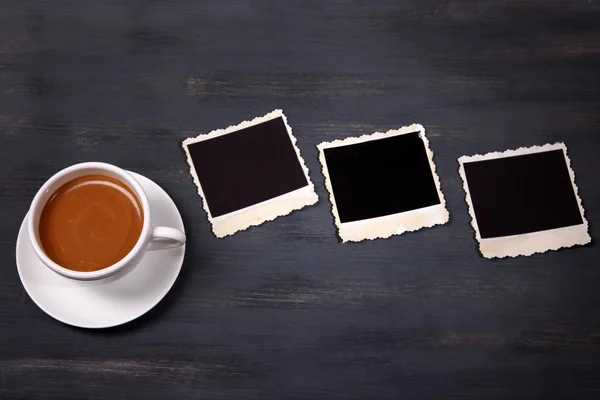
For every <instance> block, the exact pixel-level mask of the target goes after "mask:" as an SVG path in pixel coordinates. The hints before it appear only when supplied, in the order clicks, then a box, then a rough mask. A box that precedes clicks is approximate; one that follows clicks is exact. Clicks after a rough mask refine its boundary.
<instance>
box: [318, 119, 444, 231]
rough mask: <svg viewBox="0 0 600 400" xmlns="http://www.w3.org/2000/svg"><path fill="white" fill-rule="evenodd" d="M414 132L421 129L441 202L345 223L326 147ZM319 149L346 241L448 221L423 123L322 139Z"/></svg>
mask: <svg viewBox="0 0 600 400" xmlns="http://www.w3.org/2000/svg"><path fill="white" fill-rule="evenodd" d="M414 132H419V136H420V138H421V139H422V140H423V144H424V145H425V150H426V152H427V158H428V160H429V166H430V167H431V174H432V176H433V180H434V183H435V186H436V188H437V193H438V196H439V199H440V204H437V205H434V206H429V207H424V208H419V209H416V210H411V211H405V212H401V213H397V214H391V215H386V216H382V217H376V218H369V219H364V220H360V221H353V222H344V223H342V222H341V221H340V217H339V214H338V210H337V206H336V202H335V195H334V191H333V187H332V185H331V178H330V177H329V172H328V170H327V162H326V159H325V153H324V151H323V150H325V149H329V148H333V147H341V146H346V145H350V144H356V143H364V142H369V141H373V140H379V139H385V138H390V137H394V136H399V135H405V134H408V133H414ZM317 149H318V150H319V161H320V162H321V172H322V174H323V176H324V178H325V187H326V188H327V191H328V192H329V201H330V202H331V213H332V214H333V217H334V222H335V226H336V227H337V229H338V234H339V236H340V238H341V239H342V241H343V242H359V241H362V240H374V239H385V238H389V237H391V236H392V235H400V234H402V233H404V232H412V231H416V230H419V229H422V228H430V227H432V226H434V225H443V224H446V223H447V222H448V221H449V218H450V214H449V213H448V210H447V209H446V200H445V198H444V194H443V193H442V189H441V184H440V179H439V177H438V175H437V173H436V168H435V164H434V162H433V152H432V151H431V149H430V148H429V141H428V140H427V137H426V135H425V128H423V126H422V125H420V124H412V125H407V126H403V127H401V128H398V129H391V130H389V131H387V132H375V133H372V134H369V135H362V136H359V137H349V138H346V139H338V140H333V141H331V142H322V143H320V144H318V145H317Z"/></svg>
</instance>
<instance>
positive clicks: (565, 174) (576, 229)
mask: <svg viewBox="0 0 600 400" xmlns="http://www.w3.org/2000/svg"><path fill="white" fill-rule="evenodd" d="M458 162H459V165H460V167H459V173H460V176H461V178H462V180H463V183H464V185H463V187H464V190H465V193H466V200H467V204H468V206H469V213H470V214H471V219H472V225H473V229H475V237H476V239H477V241H478V242H479V249H480V251H481V253H482V255H483V256H484V257H486V258H493V257H506V256H511V257H516V256H520V255H524V256H528V255H531V254H534V253H543V252H546V251H548V250H557V249H560V248H562V247H572V246H575V245H583V244H586V243H589V242H590V241H591V238H590V235H589V234H588V224H587V221H586V220H585V217H584V211H583V206H582V204H581V199H580V198H579V195H578V192H577V186H575V175H574V173H573V171H572V170H571V163H570V161H569V158H568V157H567V148H566V147H565V145H564V144H563V143H556V144H546V145H544V146H535V147H530V148H520V149H518V150H508V151H505V152H503V153H498V152H495V153H489V154H485V155H475V156H470V157H467V156H464V157H461V158H459V159H458Z"/></svg>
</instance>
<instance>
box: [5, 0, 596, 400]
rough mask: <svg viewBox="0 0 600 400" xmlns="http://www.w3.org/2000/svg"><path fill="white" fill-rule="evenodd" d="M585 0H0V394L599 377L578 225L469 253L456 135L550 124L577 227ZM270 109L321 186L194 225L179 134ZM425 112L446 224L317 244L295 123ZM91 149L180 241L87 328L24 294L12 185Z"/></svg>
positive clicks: (592, 111) (437, 393)
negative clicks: (556, 246)
mask: <svg viewBox="0 0 600 400" xmlns="http://www.w3.org/2000/svg"><path fill="white" fill-rule="evenodd" d="M598 21H600V2H598V1H597V0H545V1H543V0H539V1H538V0H522V1H518V0H504V1H496V0H482V1H477V0H425V1H416V0H406V1H386V0H381V1H377V2H372V1H347V0H338V1H333V0H332V1H282V2H275V1H267V0H258V1H249V0H248V1H241V0H240V1H231V2H221V1H204V2H199V1H191V0H183V1H180V2H176V3H161V2H145V1H140V0H118V1H117V0H90V1H70V0H57V1H45V0H37V1H17V0H3V1H1V2H0V221H2V223H1V224H0V339H1V340H0V398H2V399H30V398H35V399H78V400H79V399H84V398H85V399H111V400H117V399H132V398H140V399H145V398H161V399H197V398H205V399H264V398H286V399H321V398H327V399H365V398H369V399H398V398H407V399H478V400H479V399H483V398H486V399H532V398H544V399H550V398H577V399H598V398H599V397H600V310H599V307H598V306H599V305H600V290H598V287H600V271H599V270H598V258H599V256H600V254H599V252H598V247H597V245H595V244H592V245H591V246H586V247H583V248H578V249H572V250H563V251H558V252H553V253H547V254H542V255H535V256H533V257H528V258H516V259H506V260H494V261H489V260H484V259H483V258H482V257H481V256H480V255H479V254H478V253H477V249H476V243H475V240H474V238H473V232H472V230H471V227H470V225H469V216H468V213H467V208H466V205H465V203H464V193H463V192H462V188H461V183H460V179H459V176H458V173H457V168H458V165H457V163H456V159H457V157H459V156H461V155H469V154H474V153H481V154H482V153H486V152H489V151H494V150H504V149H507V148H516V147H519V146H530V145H536V144H538V145H539V144H544V143H547V142H555V141H564V142H566V144H567V146H568V150H569V156H570V158H571V160H572V165H573V168H574V171H575V173H576V180H577V185H578V187H579V189H580V192H581V193H580V194H581V198H582V200H583V203H584V207H585V208H586V211H587V219H588V221H589V222H590V227H591V235H592V237H593V238H598V237H599V235H600V231H599V227H600V211H599V210H600V189H599V187H598V184H597V180H598V178H597V175H598V171H600V157H598V154H600V136H599V132H598V131H599V125H600V113H599V111H598V110H599V105H600V91H599V90H600V89H599V88H600V74H598V68H599V66H600V25H599V24H598ZM275 108H282V109H283V110H284V111H285V113H286V115H287V117H288V119H289V122H290V124H291V126H292V128H293V129H294V134H295V136H296V137H297V138H298V145H299V147H300V150H301V151H302V154H303V157H304V159H305V160H306V163H307V165H308V167H309V169H310V171H311V178H312V180H313V182H314V183H315V185H316V187H317V192H318V194H319V196H320V198H321V201H320V202H319V203H317V205H315V206H313V207H309V208H307V209H304V210H301V211H298V212H295V213H293V214H291V215H290V216H287V217H284V218H280V219H278V220H276V221H274V222H270V223H266V224H264V225H262V226H259V227H255V228H251V229H249V230H248V231H244V232H241V233H239V234H236V235H234V236H233V237H230V238H226V239H222V240H218V239H216V238H214V237H213V236H212V234H211V232H210V227H209V224H208V221H207V220H206V216H205V213H204V211H203V210H202V206H201V200H200V198H199V197H198V196H197V194H196V190H195V187H194V184H193V183H192V180H191V178H190V176H189V174H188V171H187V166H186V163H185V158H184V155H183V152H182V150H181V147H180V142H181V140H182V139H184V138H186V137H189V136H193V135H197V134H199V133H206V132H209V131H211V130H213V129H217V128H223V127H227V126H229V125H231V124H236V123H238V122H240V121H242V120H245V119H250V118H252V117H255V116H259V115H263V114H264V113H265V112H268V111H270V110H273V109H275ZM413 122H418V123H421V124H423V125H424V126H425V127H426V129H427V134H428V137H429V140H430V145H431V148H432V150H433V152H434V154H435V162H436V165H437V171H438V174H439V176H440V179H441V183H442V190H443V192H444V195H445V197H446V201H447V207H448V210H449V211H450V223H449V224H448V225H445V226H441V227H435V228H432V229H427V230H422V231H418V232H416V233H411V234H406V235H402V236H397V237H393V238H390V239H387V240H377V241H373V242H365V243H356V244H343V245H342V244H340V243H338V240H337V238H336V236H335V230H334V225H333V217H332V216H331V214H330V205H329V202H328V201H327V200H326V192H325V189H324V186H323V177H322V176H321V174H320V172H319V171H320V168H319V165H318V161H317V151H316V149H315V145H316V144H317V143H319V142H321V141H325V140H332V139H335V138H344V137H348V136H357V135H361V134H369V133H372V132H374V131H376V130H383V131H385V130H388V129H392V128H397V127H400V126H403V125H407V124H410V123H413ZM90 160H99V161H106V162H110V163H114V164H117V165H119V166H122V167H124V168H127V169H131V170H133V171H136V172H139V173H141V174H144V175H146V176H148V177H149V178H151V179H153V180H154V181H156V182H157V183H158V184H160V185H161V186H162V187H163V188H165V190H166V191H167V192H168V193H169V194H170V195H171V196H172V197H173V199H174V200H175V202H176V203H177V205H178V206H179V209H180V210H181V212H182V215H183V218H184V222H185V224H186V229H187V231H188V238H189V246H188V249H187V254H186V260H185V264H184V268H183V271H182V274H181V276H180V278H179V280H178V282H177V284H176V286H175V288H174V290H173V291H172V292H171V293H170V294H169V295H168V296H167V298H166V299H165V300H164V301H163V302H161V303H160V305H159V306H158V307H157V308H156V309H155V310H153V311H152V312H150V313H149V314H148V315H146V316H144V317H143V318H141V319H140V320H138V321H135V322H133V323H131V324H128V325H126V326H123V327H120V328H116V329H112V330H107V331H95V332H91V331H84V330H79V329H73V328H69V327H67V326H64V325H61V324H60V323H58V322H55V321H54V320H52V319H51V318H49V317H47V316H46V315H45V314H43V312H42V311H40V310H39V309H37V307H36V306H35V305H34V304H33V303H32V302H31V300H30V299H29V298H28V297H27V295H26V294H25V292H24V290H23V288H22V286H21V284H20V282H19V279H18V275H17V271H16V267H15V260H14V250H15V238H16V235H17V231H18V228H19V225H20V223H21V221H22V218H23V216H24V215H25V213H26V211H27V208H28V205H29V202H30V201H31V198H32V197H33V195H34V193H35V192H36V190H37V189H38V188H39V186H40V185H41V184H42V182H43V181H44V180H45V179H47V178H48V177H49V176H50V175H51V174H53V173H54V172H56V171H57V170H58V169H60V168H63V167H65V166H68V165H70V164H72V163H76V162H79V161H90Z"/></svg>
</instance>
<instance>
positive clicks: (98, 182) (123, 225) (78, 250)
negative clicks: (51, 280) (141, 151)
mask: <svg viewBox="0 0 600 400" xmlns="http://www.w3.org/2000/svg"><path fill="white" fill-rule="evenodd" d="M143 223H144V214H143V210H142V205H141V203H140V200H139V199H138V198H137V196H136V195H135V193H134V192H133V191H132V190H131V189H130V188H129V187H128V186H127V185H125V184H124V183H122V182H121V181H119V180H118V179H115V178H112V177H109V176H105V175H86V176H82V177H79V178H76V179H73V180H71V181H69V182H67V183H65V184H64V185H62V186H61V187H60V188H58V190H57V191H56V192H55V193H54V194H53V195H52V197H51V198H50V200H49V201H48V202H47V203H46V205H45V207H44V209H43V210H42V213H41V216H40V222H39V241H40V243H41V245H42V248H43V249H44V252H45V253H46V255H47V256H48V257H49V258H50V259H51V260H52V261H54V262H55V263H57V264H58V265H60V266H62V267H65V268H68V269H71V270H74V271H96V270H99V269H103V268H106V267H108V266H110V265H112V264H115V263H116V262H117V261H119V260H121V259H122V258H123V257H125V256H126V255H127V254H128V253H129V252H130V251H131V249H132V248H133V247H134V246H135V244H136V242H137V241H138V239H139V237H140V234H141V232H142V226H143Z"/></svg>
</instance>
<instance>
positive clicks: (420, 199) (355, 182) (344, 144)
mask: <svg viewBox="0 0 600 400" xmlns="http://www.w3.org/2000/svg"><path fill="white" fill-rule="evenodd" d="M317 148H318V149H319V159H320V161H321V165H322V167H323V175H324V176H325V185H326V187H327V190H328V191H329V198H330V200H331V204H332V213H333V216H334V219H335V224H336V226H337V228H338V232H339V235H340V238H341V239H342V241H344V242H346V241H361V240H364V239H376V238H388V237H390V236H392V235H399V234H401V233H404V232H406V231H414V230H417V229H421V228H424V227H431V226H433V225H437V224H445V223H446V222H448V211H447V210H446V202H445V201H444V196H443V194H442V191H441V189H440V182H439V179H438V177H437V175H436V173H435V165H434V164H433V153H432V152H431V150H430V149H429V142H428V141H427V138H426V137H425V130H424V128H423V127H422V126H421V125H416V124H414V125H410V126H406V127H403V128H400V129H396V130H391V131H388V132H386V133H382V132H376V133H373V134H372V135H365V136H361V137H358V138H356V137H352V138H348V139H344V140H335V141H333V142H325V143H321V144H319V145H318V146H317Z"/></svg>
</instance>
